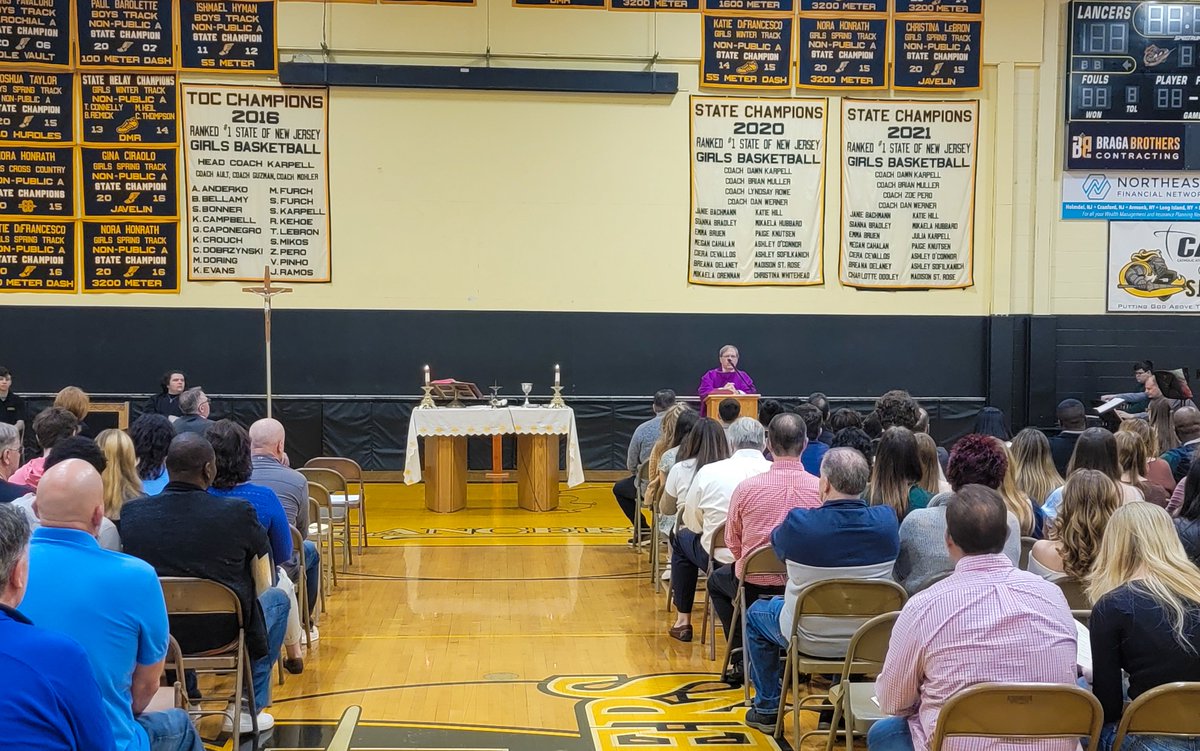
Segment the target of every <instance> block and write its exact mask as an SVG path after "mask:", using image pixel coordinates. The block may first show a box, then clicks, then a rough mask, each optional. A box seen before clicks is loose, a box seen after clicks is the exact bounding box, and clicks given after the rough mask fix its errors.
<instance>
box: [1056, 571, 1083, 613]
mask: <svg viewBox="0 0 1200 751" xmlns="http://www.w3.org/2000/svg"><path fill="white" fill-rule="evenodd" d="M1054 583H1055V584H1057V585H1058V588H1059V589H1061V590H1062V593H1063V595H1065V596H1066V598H1067V607H1069V608H1070V609H1071V610H1087V611H1089V612H1090V611H1091V609H1092V603H1091V601H1090V600H1088V598H1087V593H1086V592H1085V591H1084V586H1085V585H1084V583H1083V582H1081V581H1079V580H1078V579H1075V578H1072V577H1066V578H1063V579H1059V580H1058V581H1056V582H1054Z"/></svg>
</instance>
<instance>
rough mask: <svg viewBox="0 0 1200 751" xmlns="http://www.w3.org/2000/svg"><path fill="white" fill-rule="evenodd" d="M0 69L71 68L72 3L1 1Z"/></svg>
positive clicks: (38, 0) (64, 1)
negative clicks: (4, 67) (0, 40)
mask: <svg viewBox="0 0 1200 751" xmlns="http://www.w3.org/2000/svg"><path fill="white" fill-rule="evenodd" d="M0 29H3V33H2V34H0V38H2V39H3V40H4V41H5V42H6V44H4V46H0V66H19V67H22V68H29V67H36V66H46V67H53V68H70V67H71V0H0Z"/></svg>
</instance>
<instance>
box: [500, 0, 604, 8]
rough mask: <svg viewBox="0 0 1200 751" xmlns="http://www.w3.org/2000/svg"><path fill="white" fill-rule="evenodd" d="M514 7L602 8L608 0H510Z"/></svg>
mask: <svg viewBox="0 0 1200 751" xmlns="http://www.w3.org/2000/svg"><path fill="white" fill-rule="evenodd" d="M512 4H513V7H514V8H586V9H590V10H604V9H606V8H607V7H608V0H512Z"/></svg>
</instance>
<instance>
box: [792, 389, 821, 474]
mask: <svg viewBox="0 0 1200 751" xmlns="http://www.w3.org/2000/svg"><path fill="white" fill-rule="evenodd" d="M796 414H798V415H800V418H801V419H802V420H804V426H805V428H806V430H807V432H808V445H807V446H805V447H804V453H803V454H801V455H800V463H801V464H803V465H804V471H805V472H807V473H809V474H810V475H812V476H814V477H820V476H821V460H822V459H824V458H825V452H826V451H828V450H829V444H828V443H822V442H821V426H822V425H824V424H825V422H824V418H823V417H821V410H820V409H818V408H817V407H815V406H814V405H812V404H801V405H800V406H799V407H797V408H796Z"/></svg>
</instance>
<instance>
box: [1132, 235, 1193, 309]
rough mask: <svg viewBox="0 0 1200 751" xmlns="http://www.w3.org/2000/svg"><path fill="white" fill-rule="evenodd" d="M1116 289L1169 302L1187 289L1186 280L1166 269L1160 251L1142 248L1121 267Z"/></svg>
mask: <svg viewBox="0 0 1200 751" xmlns="http://www.w3.org/2000/svg"><path fill="white" fill-rule="evenodd" d="M1118 276H1119V277H1120V281H1119V282H1118V283H1117V287H1118V288H1120V289H1123V290H1125V291H1126V292H1128V293H1129V294H1131V295H1133V296H1134V297H1144V298H1154V297H1157V298H1158V299H1159V300H1169V299H1171V296H1172V295H1177V294H1179V293H1180V292H1183V291H1185V290H1186V289H1187V280H1186V279H1184V278H1183V275H1182V274H1180V273H1179V272H1177V271H1172V270H1171V269H1169V268H1167V262H1166V261H1165V260H1163V255H1162V251H1161V250H1146V249H1145V248H1143V249H1142V250H1139V251H1137V252H1135V253H1134V254H1133V255H1131V256H1130V257H1129V263H1127V264H1125V265H1124V266H1122V267H1121V271H1120V274H1119V275H1118Z"/></svg>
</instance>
